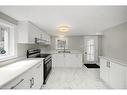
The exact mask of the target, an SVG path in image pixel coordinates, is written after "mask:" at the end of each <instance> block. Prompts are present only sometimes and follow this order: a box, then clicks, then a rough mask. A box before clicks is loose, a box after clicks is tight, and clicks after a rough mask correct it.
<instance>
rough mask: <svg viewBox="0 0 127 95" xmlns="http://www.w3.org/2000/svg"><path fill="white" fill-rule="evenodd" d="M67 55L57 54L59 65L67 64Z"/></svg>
mask: <svg viewBox="0 0 127 95" xmlns="http://www.w3.org/2000/svg"><path fill="white" fill-rule="evenodd" d="M64 58H65V55H64V54H57V58H56V59H57V64H56V66H57V67H64V66H65V60H64Z"/></svg>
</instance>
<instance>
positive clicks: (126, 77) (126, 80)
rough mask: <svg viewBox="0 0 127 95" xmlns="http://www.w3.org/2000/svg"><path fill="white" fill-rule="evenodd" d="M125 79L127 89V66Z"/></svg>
mask: <svg viewBox="0 0 127 95" xmlns="http://www.w3.org/2000/svg"><path fill="white" fill-rule="evenodd" d="M124 81H125V88H126V89H127V67H126V68H125V78H124Z"/></svg>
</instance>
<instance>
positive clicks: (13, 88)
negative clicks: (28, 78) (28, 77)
mask: <svg viewBox="0 0 127 95" xmlns="http://www.w3.org/2000/svg"><path fill="white" fill-rule="evenodd" d="M23 80H24V79H21V80H20V81H19V82H18V83H17V84H16V85H14V86H12V87H11V89H14V88H15V87H16V86H18V85H19V84H20V83H21V82H23Z"/></svg>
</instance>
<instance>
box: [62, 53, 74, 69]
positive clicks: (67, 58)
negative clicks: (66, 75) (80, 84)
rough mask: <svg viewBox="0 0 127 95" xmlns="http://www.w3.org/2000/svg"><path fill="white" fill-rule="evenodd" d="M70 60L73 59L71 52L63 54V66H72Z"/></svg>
mask: <svg viewBox="0 0 127 95" xmlns="http://www.w3.org/2000/svg"><path fill="white" fill-rule="evenodd" d="M72 60H74V59H73V55H72V54H64V61H65V67H73V65H74V63H73V62H72Z"/></svg>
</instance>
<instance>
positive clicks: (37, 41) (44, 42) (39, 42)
mask: <svg viewBox="0 0 127 95" xmlns="http://www.w3.org/2000/svg"><path fill="white" fill-rule="evenodd" d="M35 43H36V44H42V45H48V41H46V40H43V39H40V38H35Z"/></svg>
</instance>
